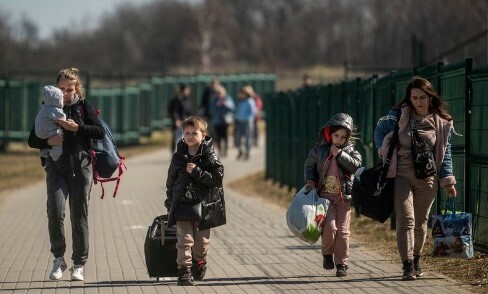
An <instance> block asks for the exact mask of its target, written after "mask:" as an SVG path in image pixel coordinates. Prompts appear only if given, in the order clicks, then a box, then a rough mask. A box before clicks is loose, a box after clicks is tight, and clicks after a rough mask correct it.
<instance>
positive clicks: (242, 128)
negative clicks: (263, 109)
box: [234, 87, 256, 160]
mask: <svg viewBox="0 0 488 294" xmlns="http://www.w3.org/2000/svg"><path fill="white" fill-rule="evenodd" d="M237 97H238V98H239V101H238V103H237V110H236V113H235V119H234V128H235V130H234V141H235V142H234V143H235V146H236V147H237V149H238V153H237V160H239V159H241V158H243V159H244V160H248V159H249V156H250V150H251V145H252V136H253V129H254V120H255V118H256V103H255V102H254V99H253V98H252V97H251V95H250V94H249V93H248V92H247V90H246V87H242V88H241V89H240V90H239V93H238V94H237ZM243 139H244V141H245V142H244V144H242V140H243Z"/></svg>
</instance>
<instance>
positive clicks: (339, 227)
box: [321, 196, 351, 265]
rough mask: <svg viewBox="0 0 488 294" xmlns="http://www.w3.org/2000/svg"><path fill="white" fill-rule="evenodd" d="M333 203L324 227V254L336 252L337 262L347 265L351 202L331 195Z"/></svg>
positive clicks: (322, 249) (335, 258)
mask: <svg viewBox="0 0 488 294" xmlns="http://www.w3.org/2000/svg"><path fill="white" fill-rule="evenodd" d="M329 200H331V203H332V204H331V205H330V206H329V209H328V210H327V215H326V216H325V222H324V228H323V229H322V248H321V251H322V255H328V254H334V262H335V264H344V265H347V260H348V259H349V236H350V235H351V234H350V231H349V226H350V224H351V203H350V202H349V201H343V200H342V199H340V196H338V197H337V199H334V198H332V197H330V199H329Z"/></svg>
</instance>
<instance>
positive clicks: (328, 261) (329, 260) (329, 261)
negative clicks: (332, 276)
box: [322, 254, 334, 270]
mask: <svg viewBox="0 0 488 294" xmlns="http://www.w3.org/2000/svg"><path fill="white" fill-rule="evenodd" d="M322 266H323V267H324V269H326V270H331V269H334V257H333V255H332V254H326V255H324V263H323V265H322Z"/></svg>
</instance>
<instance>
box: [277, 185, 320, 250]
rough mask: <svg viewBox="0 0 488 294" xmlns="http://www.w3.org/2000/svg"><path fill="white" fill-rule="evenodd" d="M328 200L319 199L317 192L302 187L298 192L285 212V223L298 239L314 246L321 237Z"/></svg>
mask: <svg viewBox="0 0 488 294" xmlns="http://www.w3.org/2000/svg"><path fill="white" fill-rule="evenodd" d="M328 208H329V200H327V199H324V198H320V197H319V195H317V191H315V189H314V190H312V191H310V192H308V190H307V188H305V187H303V188H302V189H300V191H298V193H297V195H296V196H295V198H294V199H293V202H292V203H291V204H290V207H288V210H287V211H286V223H287V224H288V228H289V229H290V231H291V232H292V233H293V234H294V235H295V236H297V237H298V238H299V239H301V240H303V241H305V242H308V243H310V244H314V243H315V242H317V240H318V239H319V238H320V236H321V235H322V227H323V225H324V220H325V215H326V213H327V209H328Z"/></svg>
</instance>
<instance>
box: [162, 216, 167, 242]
mask: <svg viewBox="0 0 488 294" xmlns="http://www.w3.org/2000/svg"><path fill="white" fill-rule="evenodd" d="M165 227H166V225H165V223H164V220H161V245H163V246H164V230H165Z"/></svg>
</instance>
